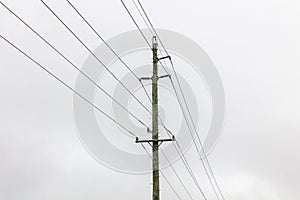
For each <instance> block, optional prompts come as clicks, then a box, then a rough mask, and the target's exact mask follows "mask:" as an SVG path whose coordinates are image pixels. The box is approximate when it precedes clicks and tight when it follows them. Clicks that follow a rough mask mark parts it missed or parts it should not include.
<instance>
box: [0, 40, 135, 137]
mask: <svg viewBox="0 0 300 200" xmlns="http://www.w3.org/2000/svg"><path fill="white" fill-rule="evenodd" d="M0 37H1V38H2V39H3V40H4V41H5V42H7V43H8V44H9V45H10V46H12V47H13V48H15V49H16V50H17V51H19V52H20V53H21V54H23V55H24V56H25V57H27V58H28V59H29V60H31V61H32V62H33V63H35V64H36V65H38V66H39V67H40V68H41V69H43V70H44V71H46V72H47V73H48V74H49V75H50V76H52V77H53V78H55V79H56V80H57V81H59V82H60V83H61V84H63V85H64V86H65V87H67V88H68V89H69V90H71V91H72V92H73V93H75V94H76V95H78V96H79V97H80V98H82V99H83V100H84V101H85V102H86V103H88V104H89V105H90V106H92V107H94V108H95V109H96V110H98V111H99V112H100V113H102V114H103V115H104V116H105V117H107V118H108V119H110V120H111V121H113V122H115V123H116V124H118V125H119V126H120V127H121V128H122V129H124V130H125V131H126V132H128V133H129V134H130V135H132V136H134V137H136V135H135V134H134V133H133V132H132V131H130V130H129V129H127V128H126V127H125V126H123V125H122V124H121V123H120V122H118V121H116V120H115V119H114V118H112V117H111V116H109V115H108V114H106V113H105V112H104V111H102V110H101V109H100V108H99V107H98V106H96V105H94V104H93V103H92V102H91V101H89V100H88V99H87V98H85V97H84V96H83V95H82V94H80V93H79V92H77V91H76V90H75V89H73V88H72V87H71V86H69V85H68V84H67V83H65V82H64V81H63V80H61V79H60V78H59V77H58V76H56V75H55V74H53V73H52V72H50V71H49V70H48V69H46V68H45V67H44V66H43V65H42V64H40V63H39V62H38V61H36V60H35V59H33V58H32V57H31V56H29V55H28V54H27V53H25V52H24V51H23V50H21V49H20V48H19V47H17V46H16V45H14V44H13V43H12V42H10V41H9V40H8V39H6V38H5V37H4V36H2V35H0Z"/></svg>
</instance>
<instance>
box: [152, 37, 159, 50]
mask: <svg viewBox="0 0 300 200" xmlns="http://www.w3.org/2000/svg"><path fill="white" fill-rule="evenodd" d="M157 46H158V44H157V40H156V36H153V38H152V47H153V49H157Z"/></svg>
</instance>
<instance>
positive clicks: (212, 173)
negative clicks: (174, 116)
mask: <svg viewBox="0 0 300 200" xmlns="http://www.w3.org/2000/svg"><path fill="white" fill-rule="evenodd" d="M137 1H138V3H139V5H140V7H141V8H142V11H143V13H144V14H145V16H146V18H147V20H148V22H149V24H150V26H151V27H152V29H153V31H154V32H155V34H156V36H157V38H158V40H159V41H160V43H161V45H162V47H163V49H164V50H165V52H166V54H167V55H168V56H169V58H170V62H171V66H172V69H173V71H174V74H175V78H176V80H177V83H178V85H179V88H180V92H181V95H182V97H183V100H184V103H185V106H186V108H187V111H188V114H189V117H190V119H191V121H192V125H193V128H194V130H195V132H196V136H197V138H198V141H199V143H200V146H201V148H202V151H203V153H204V155H205V160H206V162H207V164H208V166H209V170H210V172H211V175H212V177H213V179H214V182H215V184H216V186H217V189H218V191H219V193H220V194H221V196H222V198H223V199H225V198H224V195H223V192H222V191H221V188H220V186H219V184H218V182H217V180H216V178H215V175H214V172H213V170H212V167H211V165H210V162H209V160H208V158H207V156H206V154H205V152H204V147H203V144H202V142H201V140H200V137H199V134H198V132H197V129H196V126H195V123H194V121H193V119H192V115H191V113H190V110H189V107H188V105H187V101H186V98H185V96H184V93H183V90H182V87H181V84H180V82H179V79H178V76H177V73H176V70H175V67H174V65H173V62H172V60H171V57H170V55H169V53H168V51H167V49H166V48H165V46H164V44H163V42H162V41H161V39H160V37H159V35H158V34H157V32H156V30H155V28H154V26H153V24H152V23H151V20H150V18H149V17H148V15H147V13H146V11H145V9H144V7H143V5H142V4H141V2H140V0H137ZM166 72H167V71H166ZM170 80H172V79H171V77H170ZM172 85H173V88H174V90H176V88H175V86H174V84H173V83H172ZM177 99H178V98H177ZM178 102H179V99H178ZM181 110H182V112H183V109H181ZM187 123H188V122H187ZM195 145H196V144H195ZM200 158H201V154H200ZM201 161H202V162H203V160H202V159H201ZM202 164H203V167H204V169H205V172H206V174H207V176H208V178H209V181H210V183H211V185H212V188H213V190H214V193H215V194H216V196H217V198H218V199H219V196H218V195H217V193H216V190H215V188H214V186H213V184H212V181H211V178H210V176H209V174H208V171H207V169H206V167H205V164H204V163H202Z"/></svg>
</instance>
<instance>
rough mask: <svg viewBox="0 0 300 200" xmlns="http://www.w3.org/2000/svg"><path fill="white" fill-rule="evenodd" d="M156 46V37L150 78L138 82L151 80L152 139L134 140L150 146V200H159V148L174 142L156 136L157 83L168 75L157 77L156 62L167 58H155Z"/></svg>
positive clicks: (153, 43)
mask: <svg viewBox="0 0 300 200" xmlns="http://www.w3.org/2000/svg"><path fill="white" fill-rule="evenodd" d="M157 48H158V44H157V41H156V37H155V36H153V39H152V54H153V74H152V77H151V78H149V77H143V78H140V80H152V139H151V140H139V138H138V137H137V138H136V141H135V142H136V143H145V142H147V143H149V144H150V145H151V146H152V179H153V188H152V190H153V191H152V200H160V194H159V146H160V145H161V144H162V143H163V142H169V141H175V136H172V138H170V139H159V135H158V86H157V82H158V80H159V79H160V78H166V77H169V75H163V76H158V65H157V64H158V61H159V60H162V59H166V58H170V57H169V56H166V57H162V58H158V57H157Z"/></svg>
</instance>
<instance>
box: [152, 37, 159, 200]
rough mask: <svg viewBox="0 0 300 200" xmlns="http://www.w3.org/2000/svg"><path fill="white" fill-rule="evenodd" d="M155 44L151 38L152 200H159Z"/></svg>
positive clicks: (154, 40) (156, 59)
mask: <svg viewBox="0 0 300 200" xmlns="http://www.w3.org/2000/svg"><path fill="white" fill-rule="evenodd" d="M157 46H158V44H157V42H156V39H155V38H153V41H152V53H153V75H152V140H153V144H152V169H153V198H152V199H153V200H159V152H158V148H159V144H158V87H157V81H158V75H157V62H158V57H157Z"/></svg>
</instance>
